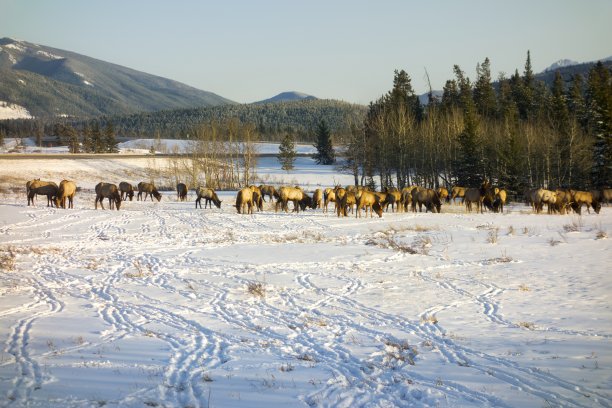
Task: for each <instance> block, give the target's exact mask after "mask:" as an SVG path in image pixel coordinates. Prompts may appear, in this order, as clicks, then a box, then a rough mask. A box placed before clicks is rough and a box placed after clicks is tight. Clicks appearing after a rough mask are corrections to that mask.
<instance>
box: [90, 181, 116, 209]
mask: <svg viewBox="0 0 612 408" xmlns="http://www.w3.org/2000/svg"><path fill="white" fill-rule="evenodd" d="M105 198H108V205H109V207H110V209H111V210H112V209H113V207H114V208H116V209H117V211H119V207H121V195H120V194H119V189H118V188H117V186H116V185H115V184H111V183H98V184H96V202H95V208H96V210H97V209H98V203H100V207H102V209H104V204H103V203H102V201H103V200H104V199H105Z"/></svg>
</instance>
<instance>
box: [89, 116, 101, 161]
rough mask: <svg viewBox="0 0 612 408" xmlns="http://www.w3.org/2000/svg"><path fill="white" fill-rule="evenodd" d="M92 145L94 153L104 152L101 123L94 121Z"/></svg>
mask: <svg viewBox="0 0 612 408" xmlns="http://www.w3.org/2000/svg"><path fill="white" fill-rule="evenodd" d="M91 146H92V152H93V153H102V152H104V143H103V141H102V133H101V132H100V124H99V123H98V122H97V121H94V122H93V124H92V126H91Z"/></svg>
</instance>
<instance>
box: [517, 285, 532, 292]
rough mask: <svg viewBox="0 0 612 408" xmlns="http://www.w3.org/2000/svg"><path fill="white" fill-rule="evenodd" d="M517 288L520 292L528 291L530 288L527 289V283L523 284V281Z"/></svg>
mask: <svg viewBox="0 0 612 408" xmlns="http://www.w3.org/2000/svg"><path fill="white" fill-rule="evenodd" d="M518 289H519V290H520V291H521V292H529V291H530V290H531V289H529V287H528V286H527V285H525V284H524V283H521V284H520V285H519V287H518Z"/></svg>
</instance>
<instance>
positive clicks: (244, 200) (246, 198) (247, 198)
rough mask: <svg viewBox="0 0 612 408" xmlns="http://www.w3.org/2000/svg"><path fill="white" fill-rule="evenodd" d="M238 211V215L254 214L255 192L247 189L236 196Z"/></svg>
mask: <svg viewBox="0 0 612 408" xmlns="http://www.w3.org/2000/svg"><path fill="white" fill-rule="evenodd" d="M236 210H237V211H238V214H253V190H251V189H250V188H248V187H245V188H243V189H242V190H240V191H238V194H237V195H236Z"/></svg>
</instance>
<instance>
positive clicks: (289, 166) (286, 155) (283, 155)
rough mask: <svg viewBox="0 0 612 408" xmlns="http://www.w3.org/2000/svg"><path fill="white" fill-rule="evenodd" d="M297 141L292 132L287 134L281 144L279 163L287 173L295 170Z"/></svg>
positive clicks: (279, 147)
mask: <svg viewBox="0 0 612 408" xmlns="http://www.w3.org/2000/svg"><path fill="white" fill-rule="evenodd" d="M296 154H297V152H296V151H295V140H294V138H293V135H292V134H291V133H290V132H287V133H286V134H285V137H283V140H282V141H281V144H280V145H279V146H278V161H279V162H280V164H281V168H282V169H283V170H285V171H289V170H293V163H294V162H295V156H296Z"/></svg>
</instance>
